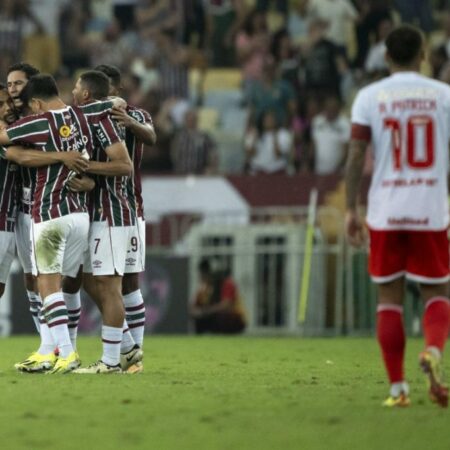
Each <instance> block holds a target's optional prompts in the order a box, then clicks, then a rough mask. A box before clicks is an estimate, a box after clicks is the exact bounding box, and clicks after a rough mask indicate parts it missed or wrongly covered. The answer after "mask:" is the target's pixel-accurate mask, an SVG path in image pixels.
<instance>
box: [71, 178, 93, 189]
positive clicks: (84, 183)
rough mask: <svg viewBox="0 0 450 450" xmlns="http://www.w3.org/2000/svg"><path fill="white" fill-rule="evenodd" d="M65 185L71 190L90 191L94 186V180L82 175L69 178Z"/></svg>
mask: <svg viewBox="0 0 450 450" xmlns="http://www.w3.org/2000/svg"><path fill="white" fill-rule="evenodd" d="M67 185H68V186H69V189H70V190H71V191H73V192H90V191H92V190H93V189H94V188H95V181H94V180H93V179H92V178H91V177H89V176H87V175H83V176H81V177H73V178H71V179H70V181H69V182H68V183H67Z"/></svg>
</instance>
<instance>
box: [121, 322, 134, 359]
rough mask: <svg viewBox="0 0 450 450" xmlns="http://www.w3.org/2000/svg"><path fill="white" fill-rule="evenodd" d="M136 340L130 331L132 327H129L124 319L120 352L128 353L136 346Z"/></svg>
mask: <svg viewBox="0 0 450 450" xmlns="http://www.w3.org/2000/svg"><path fill="white" fill-rule="evenodd" d="M135 345H136V342H134V339H133V336H132V335H131V333H130V329H129V328H128V324H127V321H126V320H124V321H123V332H122V343H121V344H120V353H122V354H125V353H128V352H129V351H130V350H131V349H132V348H133V347H134V346H135Z"/></svg>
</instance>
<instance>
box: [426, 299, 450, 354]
mask: <svg viewBox="0 0 450 450" xmlns="http://www.w3.org/2000/svg"><path fill="white" fill-rule="evenodd" d="M449 331H450V301H449V299H448V298H445V297H433V298H431V299H430V300H428V302H427V303H426V305H425V312H424V315H423V333H424V335H425V345H426V347H427V349H428V350H430V351H432V352H434V353H435V354H436V356H438V357H440V356H441V353H442V352H443V350H444V346H445V342H446V340H447V337H448V333H449Z"/></svg>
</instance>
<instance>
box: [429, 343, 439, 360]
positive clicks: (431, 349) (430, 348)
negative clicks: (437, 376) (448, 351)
mask: <svg viewBox="0 0 450 450" xmlns="http://www.w3.org/2000/svg"><path fill="white" fill-rule="evenodd" d="M427 350H428V351H429V352H430V353H432V354H433V355H434V356H435V357H436V358H437V359H439V360H440V359H441V358H442V353H441V351H440V350H439V349H438V348H437V347H433V346H430V347H427Z"/></svg>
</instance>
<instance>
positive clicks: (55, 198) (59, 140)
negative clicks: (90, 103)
mask: <svg viewBox="0 0 450 450" xmlns="http://www.w3.org/2000/svg"><path fill="white" fill-rule="evenodd" d="M7 133H8V137H9V139H10V140H11V141H12V142H14V143H18V144H22V145H32V146H33V148H35V149H37V150H42V151H46V152H60V151H71V150H78V151H80V152H81V151H82V150H83V149H86V150H87V152H88V153H89V155H91V154H92V139H93V138H92V131H91V128H90V126H89V124H88V122H87V120H86V117H85V116H84V114H83V113H82V111H81V110H80V109H79V108H76V107H70V106H67V107H65V108H63V109H60V110H53V111H48V112H45V113H42V114H37V115H31V116H28V117H24V118H23V119H20V120H18V121H17V122H15V123H14V124H13V125H11V126H10V127H8V129H7ZM68 175H69V169H68V168H67V167H66V166H64V165H63V164H53V165H51V166H46V167H40V168H38V169H36V189H35V191H34V192H33V193H32V195H33V205H32V211H31V214H32V217H33V221H34V222H35V223H37V222H43V221H46V220H50V219H54V218H57V217H61V216H64V215H67V214H70V213H74V212H84V211H87V205H86V195H85V194H83V193H81V194H80V193H77V192H73V191H71V190H70V189H69V188H68V186H67V185H66V182H67V179H68Z"/></svg>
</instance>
